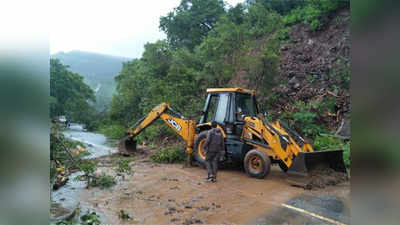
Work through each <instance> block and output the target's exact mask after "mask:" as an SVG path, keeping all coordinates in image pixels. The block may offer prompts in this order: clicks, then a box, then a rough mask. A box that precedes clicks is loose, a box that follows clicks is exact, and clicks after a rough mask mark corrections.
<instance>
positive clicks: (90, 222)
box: [81, 212, 101, 225]
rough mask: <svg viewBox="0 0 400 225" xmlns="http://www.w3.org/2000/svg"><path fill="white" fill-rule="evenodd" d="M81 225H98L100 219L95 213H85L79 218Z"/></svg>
mask: <svg viewBox="0 0 400 225" xmlns="http://www.w3.org/2000/svg"><path fill="white" fill-rule="evenodd" d="M81 221H82V225H100V224H101V222H100V218H99V216H98V215H97V214H96V212H91V213H90V212H87V213H86V214H85V215H83V216H81Z"/></svg>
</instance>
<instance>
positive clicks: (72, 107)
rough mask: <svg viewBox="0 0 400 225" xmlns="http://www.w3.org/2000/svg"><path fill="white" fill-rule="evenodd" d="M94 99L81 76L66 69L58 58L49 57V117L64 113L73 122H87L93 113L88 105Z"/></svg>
mask: <svg viewBox="0 0 400 225" xmlns="http://www.w3.org/2000/svg"><path fill="white" fill-rule="evenodd" d="M95 101H96V98H95V96H94V92H93V90H92V89H91V88H90V87H89V86H88V85H87V84H85V83H84V82H83V77H82V76H80V75H79V74H77V73H73V72H71V71H69V70H68V66H66V65H63V64H61V63H60V61H59V60H58V59H50V117H51V118H54V117H56V116H60V115H66V116H67V118H68V119H69V120H71V121H73V122H77V123H84V124H89V123H90V121H92V120H93V117H94V115H95V110H94V108H93V107H92V106H91V105H90V103H93V102H95Z"/></svg>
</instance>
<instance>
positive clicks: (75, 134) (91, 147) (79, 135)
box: [63, 124, 117, 158]
mask: <svg viewBox="0 0 400 225" xmlns="http://www.w3.org/2000/svg"><path fill="white" fill-rule="evenodd" d="M63 134H64V136H65V137H66V138H69V139H71V140H74V141H80V142H83V143H84V144H85V145H86V150H87V151H89V152H90V153H91V154H90V155H88V156H87V158H97V157H100V156H104V155H109V154H112V153H115V152H117V150H116V148H113V147H111V146H110V144H111V143H110V141H108V140H107V138H106V137H105V136H104V135H103V134H97V133H91V132H86V131H85V130H84V128H83V127H82V125H80V124H71V126H70V127H69V129H68V130H66V131H64V132H63Z"/></svg>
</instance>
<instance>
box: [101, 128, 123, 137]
mask: <svg viewBox="0 0 400 225" xmlns="http://www.w3.org/2000/svg"><path fill="white" fill-rule="evenodd" d="M125 131H126V129H125V128H124V127H123V126H122V125H119V124H112V125H109V126H105V127H103V128H102V129H101V132H102V133H103V134H104V135H105V136H106V137H108V138H114V139H120V138H122V137H124V136H125Z"/></svg>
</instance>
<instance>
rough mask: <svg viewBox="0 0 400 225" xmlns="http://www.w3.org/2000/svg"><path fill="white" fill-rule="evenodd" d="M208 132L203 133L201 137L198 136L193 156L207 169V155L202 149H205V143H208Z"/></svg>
mask: <svg viewBox="0 0 400 225" xmlns="http://www.w3.org/2000/svg"><path fill="white" fill-rule="evenodd" d="M207 132H208V131H207V130H206V131H202V132H201V133H200V134H199V135H197V137H196V139H195V140H194V152H193V156H194V159H195V160H196V161H197V162H198V163H199V164H200V165H201V166H203V167H205V161H206V155H205V152H203V151H202V150H201V149H202V148H203V143H204V142H205V141H206V138H207ZM200 148H201V149H200Z"/></svg>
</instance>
